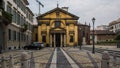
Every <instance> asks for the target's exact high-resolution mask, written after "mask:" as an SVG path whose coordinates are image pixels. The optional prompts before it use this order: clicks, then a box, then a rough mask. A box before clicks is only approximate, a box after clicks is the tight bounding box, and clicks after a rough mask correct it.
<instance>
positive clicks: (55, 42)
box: [54, 34, 56, 47]
mask: <svg viewBox="0 0 120 68" xmlns="http://www.w3.org/2000/svg"><path fill="white" fill-rule="evenodd" d="M55 39H56V37H55V34H54V47H56V42H55V41H56V40H55Z"/></svg>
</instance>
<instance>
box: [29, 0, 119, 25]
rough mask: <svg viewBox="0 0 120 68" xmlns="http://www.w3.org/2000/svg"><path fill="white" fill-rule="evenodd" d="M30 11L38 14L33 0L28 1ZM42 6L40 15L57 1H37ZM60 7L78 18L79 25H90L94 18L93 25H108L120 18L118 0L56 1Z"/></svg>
mask: <svg viewBox="0 0 120 68" xmlns="http://www.w3.org/2000/svg"><path fill="white" fill-rule="evenodd" d="M28 1H29V2H30V6H29V7H30V9H31V10H32V11H33V12H34V13H38V4H37V3H36V2H35V0H28ZM39 1H41V2H42V3H43V4H44V6H45V7H44V8H41V13H45V12H47V11H49V10H52V9H54V8H56V7H57V0H39ZM58 3H59V6H60V7H64V6H66V7H69V12H71V13H73V14H75V15H77V16H79V17H80V19H79V21H80V22H81V23H85V22H87V23H91V24H92V22H91V19H92V17H95V18H96V23H95V25H96V26H98V25H102V24H108V23H109V22H111V21H113V20H116V19H118V18H120V9H119V6H120V0H58Z"/></svg>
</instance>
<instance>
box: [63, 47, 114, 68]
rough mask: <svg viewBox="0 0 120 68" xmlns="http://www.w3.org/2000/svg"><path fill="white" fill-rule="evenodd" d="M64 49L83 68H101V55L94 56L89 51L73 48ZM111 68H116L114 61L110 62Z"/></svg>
mask: <svg viewBox="0 0 120 68" xmlns="http://www.w3.org/2000/svg"><path fill="white" fill-rule="evenodd" d="M63 49H64V50H65V51H66V52H67V53H68V55H69V56H71V58H72V59H73V60H75V61H76V63H77V64H78V65H79V66H80V67H81V68H101V57H102V55H101V54H99V53H95V54H92V53H91V52H89V51H86V50H80V49H79V48H73V47H65V48H63ZM110 68H115V67H113V62H112V60H110Z"/></svg>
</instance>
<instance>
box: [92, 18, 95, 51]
mask: <svg viewBox="0 0 120 68" xmlns="http://www.w3.org/2000/svg"><path fill="white" fill-rule="evenodd" d="M92 22H93V49H92V53H95V45H94V44H95V42H94V39H95V36H94V32H95V31H94V23H95V18H94V17H93V18H92Z"/></svg>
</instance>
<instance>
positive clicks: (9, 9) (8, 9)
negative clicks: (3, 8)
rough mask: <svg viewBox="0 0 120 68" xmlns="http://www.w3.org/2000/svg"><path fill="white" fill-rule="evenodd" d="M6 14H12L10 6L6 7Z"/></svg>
mask: <svg viewBox="0 0 120 68" xmlns="http://www.w3.org/2000/svg"><path fill="white" fill-rule="evenodd" d="M7 12H8V13H12V9H11V6H9V5H7Z"/></svg>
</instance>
